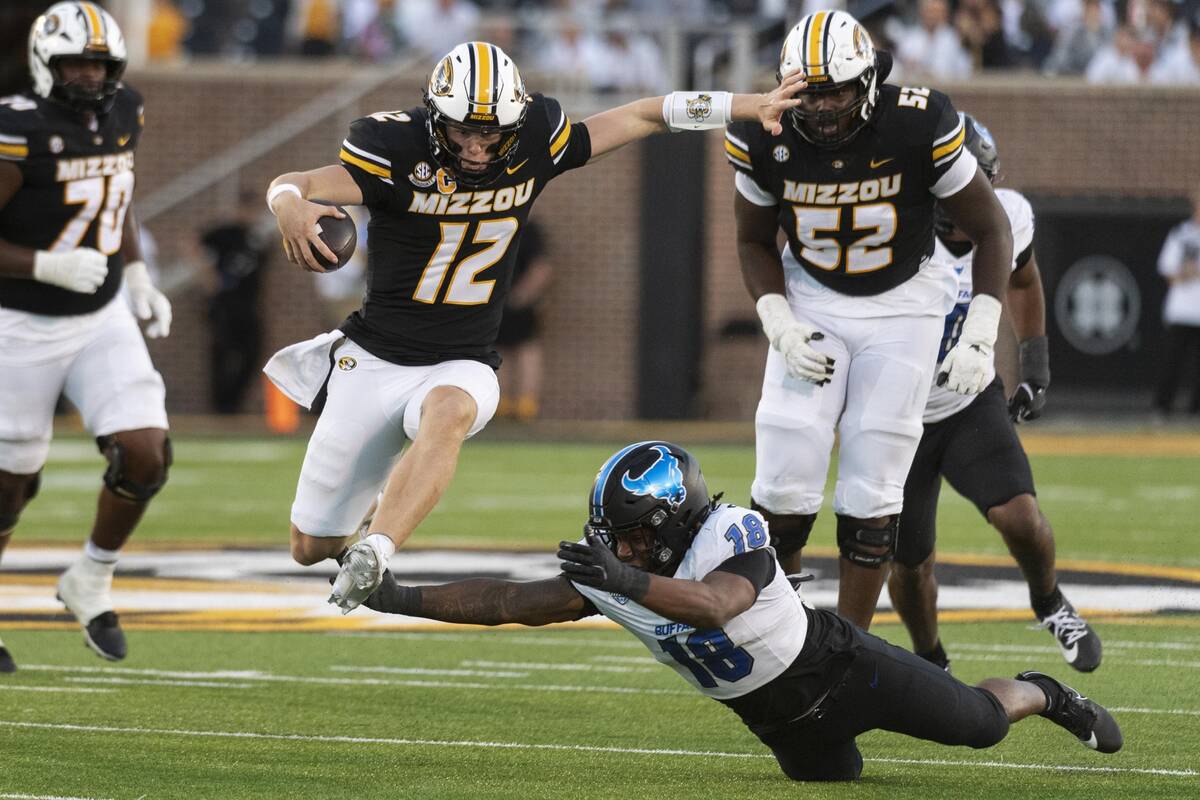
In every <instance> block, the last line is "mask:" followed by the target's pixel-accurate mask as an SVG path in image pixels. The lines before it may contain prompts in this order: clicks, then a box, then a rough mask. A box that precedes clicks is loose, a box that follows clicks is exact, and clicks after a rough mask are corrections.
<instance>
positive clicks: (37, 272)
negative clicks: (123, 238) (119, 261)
mask: <svg viewBox="0 0 1200 800" xmlns="http://www.w3.org/2000/svg"><path fill="white" fill-rule="evenodd" d="M107 276H108V256H106V255H104V254H103V253H101V252H100V251H99V250H93V249H92V248H90V247H79V248H76V249H75V250H68V251H67V252H65V253H51V252H49V251H48V250H38V251H37V253H35V254H34V256H33V279H34V280H35V281H41V282H42V283H49V284H51V285H52V286H60V287H62V288H63V289H69V290H70V291H72V292H80V293H82V294H95V293H96V290H97V289H99V288H100V286H101V285H102V284H103V283H104V279H105V278H106V277H107Z"/></svg>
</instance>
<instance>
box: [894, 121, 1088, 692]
mask: <svg viewBox="0 0 1200 800" xmlns="http://www.w3.org/2000/svg"><path fill="white" fill-rule="evenodd" d="M962 117H963V124H964V126H965V129H966V143H965V146H966V148H967V149H968V150H969V151H970V152H971V154H972V155H974V156H975V159H976V161H978V162H979V168H980V169H981V170H983V173H984V174H985V175H987V176H988V179H989V180H992V181H995V180H996V176H997V173H998V170H999V163H1000V154H999V152H998V151H997V149H996V143H995V140H993V139H992V135H991V133H989V132H988V130H987V128H985V127H983V126H982V125H980V124H979V123H978V122H976V121H975V120H974V119H973V118H972V117H971V116H969V115H967V114H963V115H962ZM996 196H997V197H998V198H999V199H1000V203H1001V205H1002V206H1003V207H1004V211H1005V213H1006V215H1007V217H1008V219H1009V220H1010V226H1011V228H1012V235H1013V252H1014V253H1015V254H1016V255H1015V256H1014V258H1013V262H1012V277H1011V278H1010V279H1009V283H1008V302H1007V307H1008V316H1009V318H1010V319H1011V320H1012V324H1013V330H1014V331H1015V332H1016V334H1017V337H1018V339H1019V341H1020V354H1021V356H1020V383H1019V384H1018V386H1017V387H1016V391H1014V392H1013V397H1012V399H1011V400H1010V401H1009V402H1008V403H1007V404H1006V402H1005V397H1004V386H1003V384H1002V383H1001V381H1000V380H999V379H998V378H997V379H996V380H994V381H992V382H991V384H989V385H988V387H987V388H986V389H984V390H983V391H982V392H980V393H979V394H977V395H973V396H964V395H961V394H958V393H956V392H951V391H948V390H946V389H943V388H942V387H940V386H934V387H932V388H931V390H930V394H929V401H928V402H927V403H926V405H925V417H924V420H925V431H924V433H923V434H922V435H921V442H920V444H919V445H918V446H917V454H916V456H915V457H914V458H913V463H912V467H911V468H910V469H909V471H908V479H907V480H906V481H905V484H904V510H903V512H902V513H901V514H900V529H901V530H902V531H904V535H903V536H901V537H900V542H899V545H898V546H897V548H896V560H895V563H894V564H893V566H892V573H891V575H889V576H888V593H889V594H890V595H891V597H892V603H893V605H894V606H895V607H896V611H897V612H899V614H900V619H901V620H902V621H903V622H904V624H905V626H906V627H907V628H908V632H909V634H910V635H911V636H912V642H913V650H914V651H915V652H916V653H917V654H918V655H920V656H922V657H923V658H925V659H927V660H929V661H932V662H933V663H935V664H937V665H938V666H941V667H943V668H946V669H948V668H949V659H948V657H947V655H946V650H945V648H944V647H943V646H942V642H941V640H940V638H939V636H938V624H937V578H936V576H935V575H934V569H933V567H934V562H935V555H934V542H935V539H936V533H937V507H938V496H939V494H940V492H941V487H942V478H943V476H944V477H945V479H946V481H947V482H948V483H949V484H950V485H951V486H953V487H954V489H955V490H956V491H957V492H958V493H959V494H961V495H962V496H963V497H965V498H967V499H968V500H970V501H971V503H972V504H973V505H974V506H975V507H976V508H977V509H979V512H980V513H981V514H982V515H983V516H984V517H985V518H986V519H987V521H988V522H989V523H990V524H991V525H992V526H994V527H995V528H996V530H998V531H999V532H1000V535H1001V536H1002V537H1003V538H1004V543H1005V544H1006V545H1007V546H1008V550H1009V552H1010V553H1012V555H1013V557H1014V558H1015V559H1016V560H1017V564H1018V565H1019V566H1020V567H1021V574H1022V575H1024V576H1025V582H1026V583H1027V584H1028V585H1029V600H1030V605H1031V606H1032V608H1033V611H1034V613H1035V614H1036V615H1037V617H1038V620H1039V624H1040V627H1042V628H1045V629H1046V630H1048V631H1050V633H1051V634H1052V635H1053V636H1054V638H1055V641H1057V642H1058V645H1059V648H1060V650H1061V651H1062V654H1063V657H1064V658H1066V660H1067V663H1069V664H1070V665H1071V666H1072V667H1074V668H1075V669H1077V670H1079V671H1080V672H1091V671H1092V670H1094V669H1096V668H1097V667H1098V666H1100V659H1101V655H1102V646H1101V643H1100V637H1099V636H1098V635H1097V634H1096V632H1095V631H1094V630H1092V628H1091V626H1090V625H1088V623H1087V622H1086V621H1085V620H1084V619H1083V617H1081V616H1080V615H1079V612H1077V611H1076V610H1075V607H1074V606H1073V605H1071V602H1070V601H1069V600H1067V598H1066V597H1064V596H1063V593H1062V590H1061V589H1060V588H1059V586H1058V578H1057V574H1056V571H1055V569H1054V531H1053V529H1052V528H1051V527H1050V521H1049V520H1047V519H1046V516H1045V514H1043V513H1042V510H1041V508H1039V506H1038V501H1037V494H1036V492H1035V490H1034V485H1033V471H1032V470H1031V469H1030V467H1029V459H1028V458H1027V457H1026V455H1025V449H1024V448H1023V447H1022V446H1021V440H1020V439H1018V438H1017V432H1016V431H1015V430H1014V429H1013V423H1014V422H1021V421H1024V420H1027V419H1034V418H1036V417H1038V416H1039V415H1040V414H1041V409H1042V406H1043V405H1044V403H1045V397H1046V389H1047V387H1049V385H1050V351H1049V347H1048V346H1047V343H1046V299H1045V296H1044V295H1043V292H1042V280H1041V274H1040V273H1039V271H1038V265H1037V258H1036V257H1035V256H1034V252H1033V228H1034V224H1033V209H1032V207H1030V205H1029V201H1028V200H1026V199H1025V197H1024V196H1022V195H1021V193H1020V192H1017V191H1013V190H1012V189H997V190H996ZM933 257H934V258H935V259H942V260H946V261H949V262H950V263H951V264H953V266H954V269H955V271H956V272H958V273H959V275H960V278H959V284H958V302H957V304H956V305H955V306H954V309H953V310H952V311H951V312H950V314H949V315H947V317H946V323H945V337H944V338H943V340H942V345H941V348H940V350H939V352H938V357H939V359H940V358H941V357H942V355H944V354H945V353H946V352H948V351H949V350H950V348H952V347H953V346H954V345H955V344H956V342H957V340H958V334H959V330H960V328H961V326H962V320H963V317H964V315H965V313H966V309H967V307H968V306H969V304H970V302H971V296H972V286H971V276H970V273H969V272H968V271H967V270H968V268H969V267H970V265H971V261H972V259H973V258H974V246H973V245H972V244H971V242H970V240H969V239H967V238H966V237H965V236H963V234H962V233H961V232H960V231H959V230H958V228H957V227H956V226H955V225H954V224H953V223H951V222H949V220H945V219H939V220H938V224H937V246H936V249H935V251H934V256H933Z"/></svg>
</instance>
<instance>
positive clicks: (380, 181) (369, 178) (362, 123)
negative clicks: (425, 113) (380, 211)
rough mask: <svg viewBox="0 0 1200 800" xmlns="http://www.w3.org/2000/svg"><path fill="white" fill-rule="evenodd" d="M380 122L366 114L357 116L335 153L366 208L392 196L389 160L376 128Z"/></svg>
mask: <svg viewBox="0 0 1200 800" xmlns="http://www.w3.org/2000/svg"><path fill="white" fill-rule="evenodd" d="M379 124H380V123H378V122H376V121H375V120H373V119H370V118H368V117H363V118H362V119H356V120H355V121H354V122H352V123H351V124H350V134H349V135H348V136H347V137H346V138H345V139H343V140H342V147H341V150H340V151H339V153H338V160H339V161H340V162H341V165H342V166H343V167H345V168H346V171H347V172H349V173H350V177H352V178H353V179H354V182H355V183H357V184H358V188H359V189H360V190H361V191H362V195H363V205H365V206H368V207H371V206H380V205H384V204H385V203H387V201H388V198H389V197H390V196H391V187H392V162H391V160H390V159H389V158H388V155H389V153H388V149H387V147H386V146H384V143H383V138H382V137H381V136H380V132H379V131H378V129H377V126H378V125H379Z"/></svg>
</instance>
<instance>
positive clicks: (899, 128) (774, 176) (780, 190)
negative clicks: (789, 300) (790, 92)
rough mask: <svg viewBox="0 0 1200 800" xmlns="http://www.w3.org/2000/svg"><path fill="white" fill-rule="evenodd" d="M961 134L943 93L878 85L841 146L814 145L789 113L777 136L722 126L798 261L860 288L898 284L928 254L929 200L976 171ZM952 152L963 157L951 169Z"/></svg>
mask: <svg viewBox="0 0 1200 800" xmlns="http://www.w3.org/2000/svg"><path fill="white" fill-rule="evenodd" d="M963 140H964V132H963V124H962V121H961V120H960V119H959V116H958V113H957V112H956V111H955V110H954V106H953V105H951V103H950V99H949V98H948V97H946V95H944V94H942V93H941V92H937V91H932V90H930V89H916V88H910V87H904V88H901V87H898V86H892V85H889V84H885V85H884V86H883V87H882V88H881V89H880V90H879V100H878V103H877V105H876V108H875V113H874V116H873V118H872V119H871V121H870V122H869V123H868V124H867V125H866V126H865V127H864V128H863V130H862V131H860V132H859V133H858V135H857V136H855V137H854V138H853V139H851V140H850V142H849V143H848V144H846V145H845V146H843V147H840V148H838V149H832V150H831V149H822V148H819V147H816V146H815V145H812V144H810V143H809V142H808V141H806V140H805V139H804V138H803V137H801V136H800V134H799V132H798V131H797V130H796V129H795V128H794V127H793V126H792V125H791V124H790V122H788V121H787V120H785V121H784V125H783V133H782V134H780V135H779V136H772V135H771V134H770V133H768V132H766V131H765V130H763V128H762V126H761V125H759V124H758V123H756V122H738V123H734V124H732V125H730V126H729V127H728V129H727V131H726V135H725V153H726V156H727V157H728V158H729V161H730V162H731V163H732V164H733V165H734V167H736V168H737V169H738V170H740V171H742V172H744V173H745V174H746V175H748V176H749V177H750V178H752V179H753V181H754V183H755V184H757V187H758V188H759V189H761V190H762V191H763V192H764V193H765V195H769V196H770V197H773V198H774V201H775V204H776V205H777V206H778V208H779V224H780V226H781V227H782V228H783V230H784V232H785V233H786V234H787V239H788V243H789V245H790V247H791V252H792V255H794V256H795V257H796V259H797V261H799V263H800V264H801V265H802V266H803V267H804V269H805V270H806V271H807V272H808V273H809V274H811V275H812V276H813V277H814V278H815V279H816V280H817V281H819V282H820V283H822V284H824V285H825V286H828V287H829V288H831V289H833V290H835V291H837V292H841V293H842V294H848V295H857V296H862V295H875V294H880V293H882V292H885V291H887V290H888V289H891V288H893V287H896V286H899V285H900V284H901V283H904V281H906V280H908V279H909V278H911V277H912V276H913V275H915V274H916V273H917V270H918V269H919V268H920V266H921V263H922V262H923V261H925V259H927V258H928V257H929V256H930V255H931V254H932V253H933V208H934V202H935V201H936V200H937V198H938V197H947V196H949V195H951V194H954V193H955V192H957V191H958V190H959V189H961V188H962V187H963V186H965V185H966V183H967V182H969V181H970V176H972V175H974V172H975V171H974V169H973V168H972V169H969V170H968V169H967V167H969V166H972V165H973V163H974V158H973V157H972V156H971V154H970V153H969V152H968V151H967V150H966V149H965V148H964V147H963ZM960 159H967V160H969V161H970V164H968V163H967V161H964V162H963V163H962V164H960V165H959V169H957V170H954V167H955V165H956V164H958V162H959V161H960ZM952 170H953V172H952ZM964 176H966V177H965V178H964ZM943 178H944V180H943ZM765 195H764V197H765Z"/></svg>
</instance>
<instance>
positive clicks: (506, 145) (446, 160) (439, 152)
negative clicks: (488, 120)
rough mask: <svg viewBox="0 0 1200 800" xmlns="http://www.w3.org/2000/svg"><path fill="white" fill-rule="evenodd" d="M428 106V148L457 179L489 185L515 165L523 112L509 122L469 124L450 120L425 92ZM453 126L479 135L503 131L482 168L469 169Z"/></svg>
mask: <svg viewBox="0 0 1200 800" xmlns="http://www.w3.org/2000/svg"><path fill="white" fill-rule="evenodd" d="M425 107H426V108H427V109H428V110H429V121H428V122H427V123H426V127H427V130H428V133H429V148H430V151H431V152H432V155H433V160H434V161H436V162H437V164H438V166H439V167H441V168H442V169H444V170H446V171H447V172H448V173H450V176H451V177H452V178H453V179H454V181H455V182H456V183H458V184H460V185H462V186H466V187H467V188H475V187H478V186H486V185H488V184H489V183H492V182H493V181H495V180H496V179H497V178H499V177H500V175H502V174H503V173H504V170H505V169H507V168H508V167H509V166H511V165H512V160H513V156H515V155H516V154H517V143H518V141H520V130H521V126H522V125H523V124H524V122H525V115H524V113H522V114H521V118H520V119H519V120H517V121H516V122H514V123H512V124H510V125H486V124H470V123H464V122H458V121H456V120H452V119H449V118H448V117H447V116H446V115H445V114H443V113H442V112H441V111H439V110H438V108H437V105H436V104H435V103H434V102H433V100H432V98H431V97H430V96H429V94H428V93H426V94H425ZM450 128H455V129H456V130H458V131H461V132H462V133H465V134H469V135H476V136H489V135H492V134H500V138H499V140H498V141H497V142H496V144H494V145H492V146H490V147H489V148H488V153H489V154H490V155H491V156H492V158H491V159H490V160H489V161H488V162H487V166H486V167H484V168H483V169H474V170H471V169H467V168H466V167H465V166H464V164H463V158H462V156H461V155H460V152H461V150H462V148H461V146H459V145H458V144H457V143H455V142H454V140H453V139H451V137H450Z"/></svg>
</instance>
